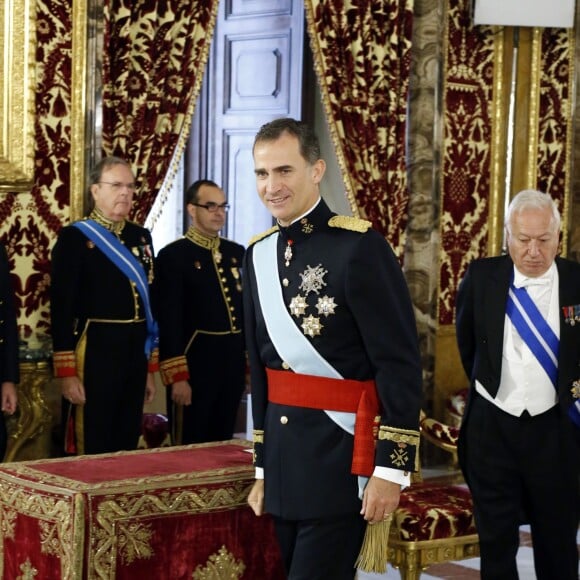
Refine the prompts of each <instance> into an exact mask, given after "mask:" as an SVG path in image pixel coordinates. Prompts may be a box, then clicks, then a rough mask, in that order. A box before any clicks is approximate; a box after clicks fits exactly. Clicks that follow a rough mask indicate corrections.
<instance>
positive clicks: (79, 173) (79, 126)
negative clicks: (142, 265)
mask: <svg viewBox="0 0 580 580" xmlns="http://www.w3.org/2000/svg"><path fill="white" fill-rule="evenodd" d="M6 1H8V2H10V0H6ZM90 1H91V0H75V1H74V2H73V3H72V28H73V29H72V54H73V55H74V58H73V59H72V71H71V85H72V86H71V147H70V192H71V193H70V220H71V221H75V220H78V219H80V218H81V217H83V216H84V215H85V195H86V189H87V188H86V183H85V181H86V179H87V167H86V165H87V158H88V157H89V156H90V151H87V143H86V134H87V126H86V123H87V116H88V114H87V108H88V107H87V100H88V96H89V95H88V94H87V93H88V87H87V85H88V82H89V79H88V70H87V69H88V59H89V50H88V43H89V39H88V36H89V30H88V23H89V17H88V4H89V2H90ZM93 8H95V6H93ZM93 64H94V63H93ZM93 74H94V70H93Z"/></svg>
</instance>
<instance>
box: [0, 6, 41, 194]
mask: <svg viewBox="0 0 580 580" xmlns="http://www.w3.org/2000/svg"><path fill="white" fill-rule="evenodd" d="M0 26H1V28H0V124H1V125H2V127H1V129H2V133H1V134H0V191H10V192H17V191H28V190H30V189H31V187H32V184H33V183H34V119H35V82H36V74H35V68H36V67H35V58H36V54H35V50H36V3H35V2H34V0H0Z"/></svg>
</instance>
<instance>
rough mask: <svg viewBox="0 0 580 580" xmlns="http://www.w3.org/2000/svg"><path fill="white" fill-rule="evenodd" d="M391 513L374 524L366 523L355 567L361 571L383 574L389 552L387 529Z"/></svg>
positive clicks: (389, 527) (391, 517) (389, 524)
mask: <svg viewBox="0 0 580 580" xmlns="http://www.w3.org/2000/svg"><path fill="white" fill-rule="evenodd" d="M392 519H393V514H389V516H388V517H387V518H386V519H384V520H383V521H382V522H378V523H376V524H367V529H366V531H365V537H364V540H363V544H362V546H361V549H360V553H359V555H358V558H357V559H356V564H355V567H356V568H359V569H360V570H362V571H363V572H371V573H376V574H384V573H385V569H386V568H387V557H388V553H389V531H390V529H391V520H392Z"/></svg>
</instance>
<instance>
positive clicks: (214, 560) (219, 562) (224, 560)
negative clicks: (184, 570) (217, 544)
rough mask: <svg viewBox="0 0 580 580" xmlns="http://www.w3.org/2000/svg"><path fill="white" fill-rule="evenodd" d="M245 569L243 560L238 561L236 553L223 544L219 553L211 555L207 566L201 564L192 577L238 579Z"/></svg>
mask: <svg viewBox="0 0 580 580" xmlns="http://www.w3.org/2000/svg"><path fill="white" fill-rule="evenodd" d="M245 569H246V565H245V564H244V563H243V562H242V560H238V561H237V562H236V559H235V557H234V555H233V554H232V553H231V552H228V551H227V549H226V547H225V546H222V547H221V548H220V549H219V550H218V553H217V554H212V555H211V556H210V557H209V559H208V561H207V564H206V565H205V567H203V568H202V567H201V565H199V566H198V567H197V568H196V569H195V571H194V573H193V574H192V576H191V577H192V578H193V580H237V579H238V578H241V577H242V575H243V573H244V570H245Z"/></svg>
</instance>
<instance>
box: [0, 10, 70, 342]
mask: <svg viewBox="0 0 580 580" xmlns="http://www.w3.org/2000/svg"><path fill="white" fill-rule="evenodd" d="M71 14H72V9H71V3H70V2H68V1H64V0H54V1H50V0H37V3H36V35H37V47H36V122H35V139H36V148H35V152H34V159H35V183H34V187H33V188H32V191H30V192H25V193H18V194H16V193H14V194H11V193H9V194H7V195H6V196H5V197H2V199H1V200H0V237H1V239H2V242H3V243H4V244H5V245H6V247H7V250H8V255H9V257H10V265H11V268H12V272H13V281H14V292H15V298H16V304H17V308H18V310H19V324H20V330H21V336H23V337H25V338H28V339H29V340H32V344H33V345H34V344H35V343H34V341H35V339H36V338H37V337H36V336H35V335H37V334H39V335H40V336H42V335H43V334H45V333H46V332H47V330H48V327H49V300H48V287H49V272H50V262H49V256H50V249H51V246H52V244H53V243H54V241H55V238H56V234H57V232H58V231H59V229H60V228H61V226H62V224H63V223H65V222H67V221H68V219H69V181H70V144H71V125H70V121H71V117H70V103H71V29H72V21H71Z"/></svg>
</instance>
